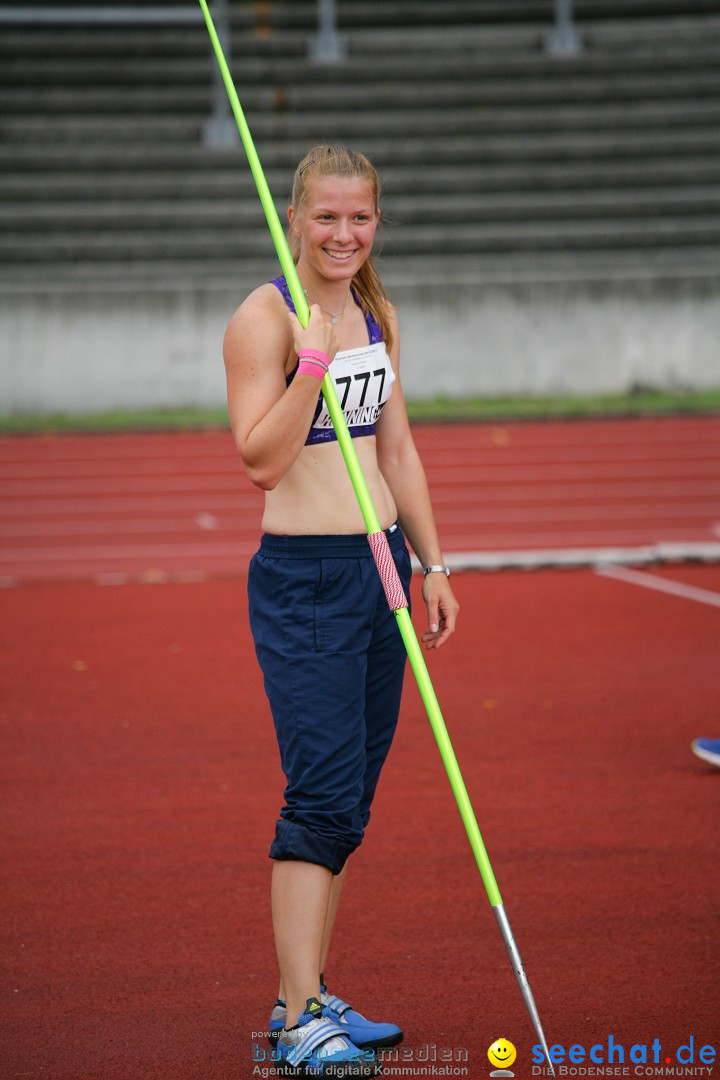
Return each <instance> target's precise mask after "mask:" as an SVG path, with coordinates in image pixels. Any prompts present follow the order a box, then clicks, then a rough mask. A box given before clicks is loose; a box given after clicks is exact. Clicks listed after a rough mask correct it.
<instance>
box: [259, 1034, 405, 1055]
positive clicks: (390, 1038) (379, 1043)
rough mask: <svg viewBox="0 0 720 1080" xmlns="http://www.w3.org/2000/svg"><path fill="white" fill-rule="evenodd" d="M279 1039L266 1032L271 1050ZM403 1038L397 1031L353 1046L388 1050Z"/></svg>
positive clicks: (360, 1048)
mask: <svg viewBox="0 0 720 1080" xmlns="http://www.w3.org/2000/svg"><path fill="white" fill-rule="evenodd" d="M279 1037H280V1032H279V1031H278V1033H277V1034H275V1032H274V1031H269V1032H268V1044H269V1046H270V1049H271V1050H275V1049H277V1043H278V1039H279ZM348 1038H349V1036H348ZM403 1038H404V1036H403V1033H402V1031H398V1033H397V1035H387V1036H386V1037H385V1038H384V1039H374V1040H371V1041H370V1042H356V1043H355V1046H357V1048H358V1050H389V1049H390V1047H391V1046H398V1044H399V1043H401V1042H402V1041H403ZM353 1042H354V1040H353Z"/></svg>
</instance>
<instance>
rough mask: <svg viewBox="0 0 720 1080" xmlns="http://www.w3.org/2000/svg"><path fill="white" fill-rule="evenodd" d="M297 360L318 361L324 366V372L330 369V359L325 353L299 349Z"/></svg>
mask: <svg viewBox="0 0 720 1080" xmlns="http://www.w3.org/2000/svg"><path fill="white" fill-rule="evenodd" d="M298 360H318V361H319V362H320V363H321V364H323V365H324V366H325V370H327V369H328V368H329V367H330V357H329V356H328V354H327V353H325V352H320V350H319V349H300V350H299V352H298Z"/></svg>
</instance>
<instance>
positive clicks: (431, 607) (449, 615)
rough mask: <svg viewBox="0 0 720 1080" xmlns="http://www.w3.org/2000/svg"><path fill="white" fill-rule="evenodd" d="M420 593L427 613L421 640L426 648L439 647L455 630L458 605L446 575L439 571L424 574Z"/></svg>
mask: <svg viewBox="0 0 720 1080" xmlns="http://www.w3.org/2000/svg"><path fill="white" fill-rule="evenodd" d="M422 594H423V600H424V601H425V603H426V605H427V613H428V627H427V630H426V631H425V633H424V634H423V636H422V640H423V643H424V645H425V648H426V649H439V648H440V646H441V645H444V643H445V642H446V641H447V639H448V638H449V637H450V635H451V634H453V633H454V632H455V622H456V620H457V616H458V612H459V611H460V605H459V604H458V602H457V600H456V599H455V597H454V596H453V591H452V589H451V588H450V582H449V581H448V579H447V577H446V576H445V574H441V573H439V572H436V573H433V574H426V575H425V580H424V581H423V587H422Z"/></svg>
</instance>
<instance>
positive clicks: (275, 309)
mask: <svg viewBox="0 0 720 1080" xmlns="http://www.w3.org/2000/svg"><path fill="white" fill-rule="evenodd" d="M287 313H288V308H287V305H286V303H285V301H284V299H283V297H282V295H281V293H280V292H279V290H278V289H276V288H275V286H274V285H272V284H270V283H267V284H265V285H261V286H260V287H259V288H257V289H255V290H253V292H251V293H250V295H249V296H247V297H246V298H245V300H243V302H242V304H241V305H240V307H239V308H238V309H237V310H236V311H235V312H234V314H233V315H232V317H231V319H230V322H229V323H228V326H227V330H226V331H225V341H224V353H225V359H226V361H228V360H230V361H231V360H234V359H236V358H237V356H238V354H247V353H250V354H252V353H255V352H262V353H264V354H265V355H271V354H273V353H275V352H277V353H278V354H279V355H281V356H282V355H283V354H284V355H287V352H288V350H289V348H290V346H291V344H292V331H291V328H290V320H289V319H288V314H287Z"/></svg>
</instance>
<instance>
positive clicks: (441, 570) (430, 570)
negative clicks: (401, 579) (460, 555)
mask: <svg viewBox="0 0 720 1080" xmlns="http://www.w3.org/2000/svg"><path fill="white" fill-rule="evenodd" d="M423 574H424V575H425V577H427V576H428V574H444V575H445V577H450V567H449V566H424V567H423Z"/></svg>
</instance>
